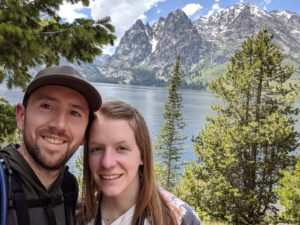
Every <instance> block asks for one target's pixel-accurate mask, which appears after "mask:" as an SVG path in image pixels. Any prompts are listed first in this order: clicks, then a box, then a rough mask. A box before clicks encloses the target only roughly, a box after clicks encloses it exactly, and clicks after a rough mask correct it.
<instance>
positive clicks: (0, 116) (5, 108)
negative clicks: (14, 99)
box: [0, 98, 17, 147]
mask: <svg viewBox="0 0 300 225" xmlns="http://www.w3.org/2000/svg"><path fill="white" fill-rule="evenodd" d="M16 129H17V126H16V121H15V107H14V106H11V105H10V104H9V103H8V102H7V101H6V100H5V99H3V98H0V147H3V145H4V144H6V142H7V139H8V138H9V137H10V138H11V137H13V136H14V135H15V131H16ZM4 142H5V143H4Z"/></svg>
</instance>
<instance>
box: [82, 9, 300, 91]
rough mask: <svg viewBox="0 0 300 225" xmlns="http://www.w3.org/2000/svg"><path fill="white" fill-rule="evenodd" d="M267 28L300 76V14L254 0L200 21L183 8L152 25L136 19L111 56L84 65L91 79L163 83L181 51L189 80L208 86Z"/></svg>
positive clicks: (183, 70)
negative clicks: (249, 40) (268, 9)
mask: <svg viewBox="0 0 300 225" xmlns="http://www.w3.org/2000/svg"><path fill="white" fill-rule="evenodd" d="M262 29H266V30H268V32H269V33H270V34H272V35H273V41H274V43H275V44H277V45H278V46H279V47H280V49H281V51H282V53H283V54H284V56H285V60H284V63H287V64H289V65H293V66H294V68H295V70H296V72H295V74H294V75H293V79H299V80H300V16H299V15H297V14H295V13H293V12H289V11H272V12H266V11H265V10H263V9H261V8H259V7H257V6H255V5H254V4H252V3H248V4H244V3H238V4H236V5H233V6H231V7H229V8H226V9H223V10H222V11H220V12H219V13H217V14H214V15H212V16H210V17H200V18H198V19H197V20H195V21H191V20H190V19H189V18H188V16H187V15H186V14H185V13H184V12H183V11H182V10H180V9H178V10H176V11H174V12H171V13H169V15H168V16H167V17H166V18H162V17H161V18H160V19H159V20H158V21H157V22H156V23H154V24H152V25H151V26H150V25H149V24H144V23H143V22H142V21H141V20H137V21H136V23H135V24H133V25H132V27H131V28H130V29H129V30H127V31H126V32H125V34H124V36H123V37H122V38H121V40H120V44H119V45H118V47H117V48H116V51H115V53H114V54H113V55H112V56H105V57H102V58H101V60H100V61H97V62H94V64H92V65H85V66H87V67H89V71H86V69H84V68H82V69H84V73H85V74H87V78H88V79H89V80H91V81H98V82H113V83H125V84H141V85H163V84H165V83H166V82H167V81H168V78H169V77H170V75H171V74H172V68H173V65H174V63H175V60H176V56H177V55H180V57H181V74H182V77H183V81H184V82H183V83H184V86H189V87H192V88H193V87H194V88H203V87H206V86H207V84H208V83H209V81H210V80H212V79H214V78H216V77H218V76H220V75H222V74H224V73H225V72H226V67H227V65H228V60H229V58H230V57H231V56H232V55H233V54H234V52H235V51H236V50H238V49H239V48H240V47H241V44H242V42H243V41H244V40H245V39H246V38H247V37H249V36H251V35H256V34H257V33H258V32H259V31H260V30H262Z"/></svg>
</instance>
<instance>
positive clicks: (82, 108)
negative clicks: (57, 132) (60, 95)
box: [37, 95, 84, 111]
mask: <svg viewBox="0 0 300 225" xmlns="http://www.w3.org/2000/svg"><path fill="white" fill-rule="evenodd" d="M37 99H38V100H40V101H42V100H47V101H53V102H59V100H58V99H57V98H55V97H52V96H49V95H40V96H38V98H37ZM70 106H71V107H73V108H76V109H78V110H81V111H84V107H83V106H81V105H79V104H75V103H74V104H70Z"/></svg>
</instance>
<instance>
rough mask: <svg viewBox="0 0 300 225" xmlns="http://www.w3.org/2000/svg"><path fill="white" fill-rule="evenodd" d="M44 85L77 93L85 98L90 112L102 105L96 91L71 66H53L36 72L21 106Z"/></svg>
mask: <svg viewBox="0 0 300 225" xmlns="http://www.w3.org/2000/svg"><path fill="white" fill-rule="evenodd" d="M46 85H59V86H64V87H68V88H71V89H74V90H75V91H78V92H79V93H80V94H82V95H83V96H84V97H85V98H86V100H87V102H88V104H89V106H90V110H91V111H92V112H95V111H97V110H98V109H99V108H100V106H101V104H102V99H101V96H100V94H99V92H98V91H97V89H96V88H94V86H93V85H91V84H90V83H89V82H88V81H87V80H85V78H84V77H83V76H82V75H81V74H80V73H79V72H78V71H77V70H75V69H74V68H73V67H71V66H53V67H49V68H46V69H43V70H41V71H40V72H38V74H37V75H36V77H35V78H34V79H33V80H32V81H31V83H30V84H29V85H28V87H27V90H26V91H25V94H24V98H23V104H24V102H25V101H27V100H28V98H29V96H30V94H31V93H32V92H34V91H35V90H36V89H38V88H40V87H42V86H46Z"/></svg>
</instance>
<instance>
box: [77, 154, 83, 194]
mask: <svg viewBox="0 0 300 225" xmlns="http://www.w3.org/2000/svg"><path fill="white" fill-rule="evenodd" d="M75 168H76V169H77V173H76V178H77V181H78V186H79V194H78V196H79V200H81V199H80V198H81V196H82V181H83V153H81V154H80V155H79V156H78V157H77V159H76V161H75Z"/></svg>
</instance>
